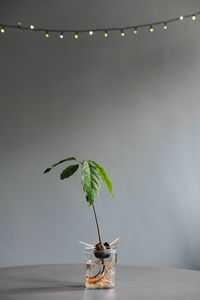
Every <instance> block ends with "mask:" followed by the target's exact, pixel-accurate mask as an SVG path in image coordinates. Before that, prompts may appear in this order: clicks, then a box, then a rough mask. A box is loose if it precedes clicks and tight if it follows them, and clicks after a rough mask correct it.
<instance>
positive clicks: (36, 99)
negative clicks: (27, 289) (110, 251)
mask: <svg viewBox="0 0 200 300" xmlns="http://www.w3.org/2000/svg"><path fill="white" fill-rule="evenodd" d="M0 4H1V10H0V22H2V23H3V22H7V23H12V24H16V22H17V21H18V20H21V21H22V22H23V24H27V25H29V24H31V23H33V24H35V26H37V25H38V26H50V27H51V26H52V27H58V28H63V27H65V28H72V27H73V28H90V27H92V26H95V27H103V26H123V25H130V24H139V23H146V22H153V21H157V20H160V19H165V18H171V17H176V16H179V15H181V14H187V13H192V12H193V11H197V10H198V9H200V1H194V0H193V1H178V0H176V1H158V0H157V1H153V0H151V1H147V0H146V1H144V0H142V1H141V0H140V1H139V0H138V1H136V0H135V1H133V0H130V1H128V0H126V1H124V0H123V1H116V0H109V1H106V0H101V1H90V0H87V1H86V0H84V1H76V0H73V1H72V0H71V1H64V0H63V1H61V0H59V1H10V0H9V1H2V0H1V3H0ZM199 53H200V19H199V18H198V20H197V21H196V22H194V21H192V20H185V21H184V22H178V23H176V24H171V25H169V26H168V30H167V31H164V30H163V29H162V28H159V29H157V30H155V32H154V33H150V32H149V31H148V30H144V29H143V30H141V31H140V32H139V34H138V35H137V36H134V35H133V34H132V32H130V34H129V35H128V37H126V38H124V39H123V38H121V36H120V35H119V33H112V34H110V35H109V38H108V39H107V40H106V39H105V38H104V37H103V34H101V33H98V34H95V35H94V36H93V37H90V36H88V35H87V34H84V35H82V36H80V38H79V39H78V40H74V38H73V35H70V34H68V35H65V37H64V40H63V41H61V40H60V39H59V38H58V36H57V35H54V36H52V37H50V38H49V40H46V39H45V38H44V37H43V36H42V34H40V33H36V32H28V33H27V32H21V31H20V32H18V31H12V30H6V32H5V34H4V35H1V36H0V58H1V69H0V70H1V72H0V74H1V75H0V76H1V78H0V85H1V106H0V114H1V117H0V133H1V147H0V158H1V162H0V166H1V172H0V176H1V177H0V196H1V199H0V266H1V267H3V266H11V265H22V264H41V263H74V262H75V263H79V262H83V259H84V255H83V247H82V246H81V245H79V244H78V243H77V241H78V240H83V241H88V242H90V243H96V242H97V233H96V227H95V223H94V217H93V214H92V209H91V208H88V207H87V203H86V201H85V198H84V194H83V191H82V188H81V183H80V173H79V174H78V173H77V174H76V175H74V177H73V178H70V179H69V180H68V181H65V182H61V181H60V180H59V177H58V175H59V173H60V171H61V170H62V169H63V168H64V166H62V167H60V168H57V170H56V169H55V170H54V171H53V172H52V173H50V174H49V175H46V176H45V175H42V171H43V170H44V169H45V168H46V167H48V166H49V165H50V164H51V163H53V162H56V161H57V160H59V159H62V158H65V157H66V156H71V155H73V156H77V157H78V158H80V159H81V160H82V159H93V160H96V161H98V162H99V163H101V164H102V165H103V166H105V168H106V170H107V172H108V174H109V175H110V177H111V179H112V181H113V186H114V192H115V194H116V200H113V199H112V198H111V196H110V194H109V193H108V192H107V190H106V188H105V185H103V188H102V191H101V194H100V196H99V197H98V199H97V201H96V208H97V213H98V216H99V222H100V226H101V231H102V235H103V239H104V240H105V241H111V240H112V239H114V238H115V237H117V236H119V237H120V238H121V239H123V238H126V237H131V238H132V239H131V240H130V241H128V242H126V243H124V244H123V245H121V246H120V247H119V256H118V258H119V263H123V264H137V265H154V266H175V267H183V268H194V269H200V238H199V226H200V217H199V215H200V187H199V180H200V139H199V135H200V102H199V95H200V84H199V74H200V55H199Z"/></svg>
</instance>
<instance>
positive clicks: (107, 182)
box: [92, 161, 115, 199]
mask: <svg viewBox="0 0 200 300" xmlns="http://www.w3.org/2000/svg"><path fill="white" fill-rule="evenodd" d="M92 162H93V163H94V164H95V166H96V167H97V168H98V171H99V174H100V175H101V178H102V179H103V181H105V183H106V185H107V187H108V189H109V191H110V193H111V194H112V196H113V198H114V199H115V195H114V194H113V191H112V182H111V181H110V179H109V177H108V175H107V173H106V171H105V170H104V168H103V167H102V166H100V165H99V164H98V163H96V162H95V161H92Z"/></svg>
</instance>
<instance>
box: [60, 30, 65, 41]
mask: <svg viewBox="0 0 200 300" xmlns="http://www.w3.org/2000/svg"><path fill="white" fill-rule="evenodd" d="M63 38H64V35H63V32H61V33H60V39H61V40H62V39H63Z"/></svg>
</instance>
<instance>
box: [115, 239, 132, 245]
mask: <svg viewBox="0 0 200 300" xmlns="http://www.w3.org/2000/svg"><path fill="white" fill-rule="evenodd" d="M127 240H130V238H126V239H124V240H122V241H120V242H119V243H116V244H113V245H112V247H115V246H117V245H119V244H121V243H124V242H126V241H127Z"/></svg>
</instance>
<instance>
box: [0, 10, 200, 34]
mask: <svg viewBox="0 0 200 300" xmlns="http://www.w3.org/2000/svg"><path fill="white" fill-rule="evenodd" d="M199 15H200V11H197V12H195V13H191V14H187V15H182V16H179V17H176V18H173V19H168V20H162V21H157V22H152V23H146V24H139V25H131V26H125V27H107V28H89V29H54V28H42V27H36V26H35V25H33V24H31V25H29V26H23V25H22V23H21V22H18V23H17V25H11V24H0V28H1V29H0V32H1V33H4V32H5V30H6V28H10V29H16V30H25V31H37V32H43V33H44V36H45V37H46V38H49V36H50V33H59V37H60V39H63V38H64V33H73V34H74V38H75V39H77V38H78V37H79V33H81V34H82V33H88V34H89V35H90V36H92V35H93V34H94V33H95V32H103V33H104V36H105V37H108V33H109V32H112V31H119V32H120V34H121V36H122V37H123V36H125V31H127V30H131V29H132V30H133V33H134V34H137V33H138V29H140V28H146V27H147V28H149V30H150V32H153V31H154V27H155V26H158V25H163V29H164V30H166V29H167V26H168V24H170V23H174V22H178V21H183V20H185V19H188V18H191V19H192V20H193V21H195V20H196V17H197V16H199Z"/></svg>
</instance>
